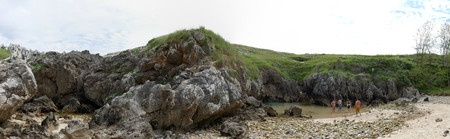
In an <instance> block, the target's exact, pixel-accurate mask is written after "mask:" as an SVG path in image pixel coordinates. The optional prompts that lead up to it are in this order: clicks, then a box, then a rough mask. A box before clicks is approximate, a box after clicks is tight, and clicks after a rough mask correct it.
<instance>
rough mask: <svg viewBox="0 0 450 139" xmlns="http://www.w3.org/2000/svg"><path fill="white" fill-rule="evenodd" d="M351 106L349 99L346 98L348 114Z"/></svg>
mask: <svg viewBox="0 0 450 139" xmlns="http://www.w3.org/2000/svg"><path fill="white" fill-rule="evenodd" d="M351 105H352V103H351V102H350V99H348V98H347V109H348V112H350V106H351Z"/></svg>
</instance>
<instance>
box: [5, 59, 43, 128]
mask: <svg viewBox="0 0 450 139" xmlns="http://www.w3.org/2000/svg"><path fill="white" fill-rule="evenodd" d="M36 92H37V84H36V80H35V78H34V76H33V73H32V72H31V69H30V68H29V67H28V66H27V65H26V64H24V63H18V62H14V63H12V64H1V66H0V123H2V122H4V121H5V120H6V119H8V118H9V117H10V116H11V115H12V114H13V113H14V112H15V111H16V110H17V109H18V108H19V107H20V106H21V105H22V104H23V103H24V102H27V101H29V100H30V99H32V97H33V96H34V95H35V94H36Z"/></svg>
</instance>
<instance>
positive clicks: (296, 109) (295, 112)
mask: <svg viewBox="0 0 450 139" xmlns="http://www.w3.org/2000/svg"><path fill="white" fill-rule="evenodd" d="M302 111H303V109H302V108H301V107H300V106H298V105H294V106H291V107H289V109H286V110H284V114H286V115H290V116H294V117H302Z"/></svg>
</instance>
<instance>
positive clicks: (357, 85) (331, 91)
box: [301, 72, 420, 106]
mask: <svg viewBox="0 0 450 139" xmlns="http://www.w3.org/2000/svg"><path fill="white" fill-rule="evenodd" d="M301 86H302V87H303V89H302V90H303V91H304V92H306V93H307V95H308V97H309V98H312V99H313V102H314V103H316V104H320V105H328V106H329V105H330V102H331V100H333V99H344V100H345V99H347V98H349V99H350V100H356V98H359V99H360V100H361V101H362V102H367V103H369V104H370V103H373V104H375V103H380V102H383V103H386V102H387V101H392V100H395V99H397V98H399V97H406V98H411V99H412V98H414V97H417V96H418V95H420V94H417V93H418V92H416V90H415V89H414V88H404V89H401V90H402V91H400V92H399V91H397V87H396V85H395V83H394V82H393V81H392V80H388V81H387V82H386V83H385V84H380V83H378V84H377V85H376V86H375V84H374V83H373V82H371V78H370V77H369V76H368V75H365V74H358V75H355V77H353V78H344V77H343V76H342V75H341V74H340V73H336V72H332V73H328V74H323V73H317V74H314V75H312V76H311V77H309V78H308V79H306V80H305V81H304V82H303V83H302V85H301Z"/></svg>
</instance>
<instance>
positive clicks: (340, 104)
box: [338, 99, 342, 113]
mask: <svg viewBox="0 0 450 139" xmlns="http://www.w3.org/2000/svg"><path fill="white" fill-rule="evenodd" d="M338 106H339V110H338V111H339V113H340V112H341V109H342V99H339V101H338Z"/></svg>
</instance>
